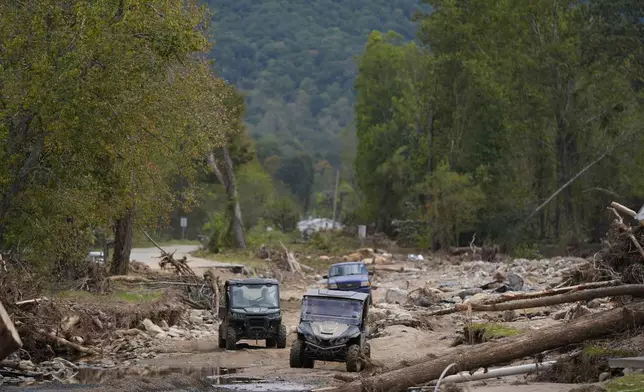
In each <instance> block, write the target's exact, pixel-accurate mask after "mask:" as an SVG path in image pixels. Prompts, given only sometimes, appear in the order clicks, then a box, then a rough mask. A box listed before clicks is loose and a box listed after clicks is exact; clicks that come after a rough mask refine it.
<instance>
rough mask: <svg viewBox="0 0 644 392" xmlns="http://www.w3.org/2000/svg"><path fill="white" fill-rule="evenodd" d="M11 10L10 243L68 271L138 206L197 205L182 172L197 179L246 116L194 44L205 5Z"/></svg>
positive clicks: (4, 31)
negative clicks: (231, 106)
mask: <svg viewBox="0 0 644 392" xmlns="http://www.w3.org/2000/svg"><path fill="white" fill-rule="evenodd" d="M159 10H162V12H161V11H159ZM0 14H2V15H3V22H2V24H0V58H2V62H1V63H0V86H1V88H2V92H3V93H2V96H0V137H1V138H2V139H3V140H5V141H6V143H4V144H3V147H2V149H0V194H2V195H3V196H2V198H1V200H0V242H1V246H2V247H3V248H4V249H14V250H15V249H17V248H19V249H20V251H21V252H22V254H23V256H25V257H28V258H29V259H31V260H33V259H38V258H42V259H44V260H50V261H53V262H55V263H58V265H59V266H60V270H61V271H62V270H65V267H64V266H63V265H62V264H61V263H63V264H64V262H65V261H72V260H78V258H79V257H80V255H82V254H84V253H85V252H86V251H87V249H88V248H89V244H90V241H91V237H92V233H93V232H94V230H98V229H102V230H103V231H105V229H106V228H108V227H109V226H110V225H111V223H112V222H113V221H114V219H117V218H119V217H120V216H122V215H123V213H124V212H125V211H127V210H129V209H135V210H136V216H137V219H138V220H139V223H140V224H143V225H153V224H156V223H157V221H158V219H159V216H162V217H163V216H164V215H165V214H167V213H168V212H169V211H170V210H171V208H172V207H173V205H175V204H176V203H177V202H182V203H184V204H186V205H189V204H190V202H191V200H192V198H193V197H192V192H191V190H190V187H189V186H184V187H182V188H180V189H175V188H174V187H173V184H174V182H176V180H177V178H181V179H182V181H183V182H184V183H185V184H187V185H190V184H192V183H194V180H195V174H196V171H197V168H198V164H199V161H200V160H201V158H202V157H203V153H204V151H205V150H206V149H208V148H212V147H217V146H221V145H223V144H224V143H225V142H226V140H227V139H228V137H229V135H228V133H230V130H231V129H232V128H233V127H231V126H230V124H231V123H234V122H235V121H239V120H238V119H235V115H236V114H235V112H234V111H230V110H226V109H227V106H226V105H225V102H226V101H227V100H229V99H230V96H231V93H233V92H234V89H233V88H231V87H230V86H228V85H226V83H225V82H224V81H223V80H221V79H219V78H217V77H215V75H213V73H212V71H211V67H210V64H209V63H206V62H203V61H201V60H198V59H197V58H196V57H195V56H194V54H195V53H196V52H204V51H206V50H208V48H209V45H208V40H207V37H206V35H205V34H204V31H203V29H202V28H201V26H203V23H204V21H206V20H207V18H208V16H207V13H206V12H205V9H204V8H203V7H199V6H197V5H196V4H195V3H194V2H192V1H186V2H179V3H172V4H171V3H167V2H164V1H160V0H153V1H148V0H146V1H142V0H133V1H129V2H128V3H127V7H123V3H122V2H121V3H118V2H100V3H96V4H94V3H88V2H82V1H76V0H72V1H68V2H56V3H51V2H49V1H43V0H28V1H23V2H8V3H7V2H3V3H2V4H0ZM54 248H57V249H56V250H55V251H54V252H52V249H54Z"/></svg>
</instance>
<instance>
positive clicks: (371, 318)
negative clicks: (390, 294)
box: [367, 308, 387, 324]
mask: <svg viewBox="0 0 644 392" xmlns="http://www.w3.org/2000/svg"><path fill="white" fill-rule="evenodd" d="M386 318H387V312H386V311H385V310H383V309H379V308H372V309H370V310H369V314H368V315H367V323H369V324H373V323H375V322H377V321H380V320H384V319H386Z"/></svg>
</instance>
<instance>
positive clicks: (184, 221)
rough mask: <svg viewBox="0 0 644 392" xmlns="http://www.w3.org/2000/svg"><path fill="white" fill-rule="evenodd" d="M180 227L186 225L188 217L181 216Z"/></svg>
mask: <svg viewBox="0 0 644 392" xmlns="http://www.w3.org/2000/svg"><path fill="white" fill-rule="evenodd" d="M181 227H188V218H186V217H181Z"/></svg>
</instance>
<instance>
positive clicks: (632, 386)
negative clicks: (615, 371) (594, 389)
mask: <svg viewBox="0 0 644 392" xmlns="http://www.w3.org/2000/svg"><path fill="white" fill-rule="evenodd" d="M606 389H607V390H608V392H624V391H628V392H644V374H629V375H627V376H624V377H620V378H616V379H615V380H612V381H610V382H609V383H608V384H606Z"/></svg>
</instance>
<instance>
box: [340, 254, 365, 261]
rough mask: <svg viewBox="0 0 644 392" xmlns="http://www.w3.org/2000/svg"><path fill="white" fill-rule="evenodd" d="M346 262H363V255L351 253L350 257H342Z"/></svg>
mask: <svg viewBox="0 0 644 392" xmlns="http://www.w3.org/2000/svg"><path fill="white" fill-rule="evenodd" d="M342 259H343V260H344V261H360V260H362V255H360V253H351V254H350V255H346V256H344V257H342Z"/></svg>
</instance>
